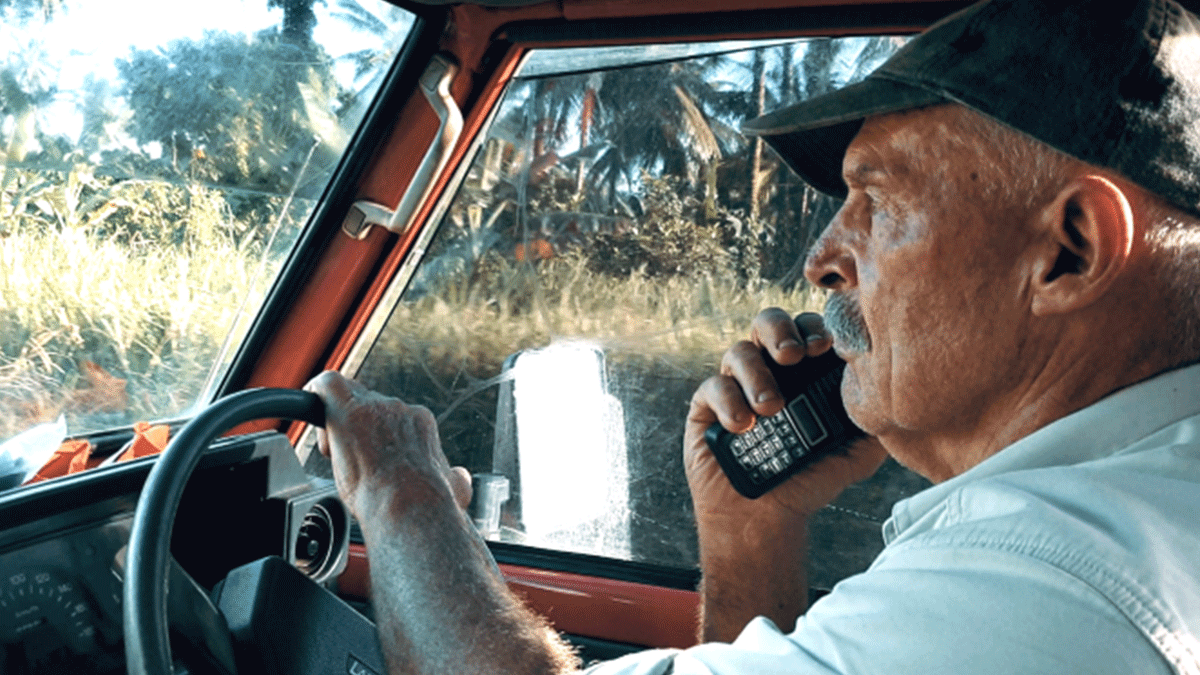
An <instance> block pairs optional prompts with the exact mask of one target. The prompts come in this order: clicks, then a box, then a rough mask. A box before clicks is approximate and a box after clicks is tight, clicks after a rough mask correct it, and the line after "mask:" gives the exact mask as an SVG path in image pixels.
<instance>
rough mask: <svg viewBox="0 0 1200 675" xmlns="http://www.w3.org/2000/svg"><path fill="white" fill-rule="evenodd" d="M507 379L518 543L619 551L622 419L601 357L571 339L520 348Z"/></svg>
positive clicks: (625, 515) (625, 532)
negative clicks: (521, 537) (515, 454)
mask: <svg viewBox="0 0 1200 675" xmlns="http://www.w3.org/2000/svg"><path fill="white" fill-rule="evenodd" d="M513 377H514V382H513V395H514V398H515V416H516V421H517V424H516V426H517V447H518V448H519V457H520V480H519V484H520V491H521V501H522V509H521V510H522V520H523V521H524V525H525V538H526V540H527V541H530V542H539V543H543V544H544V543H549V542H554V543H556V544H558V545H560V546H563V547H565V548H569V549H573V550H577V551H584V552H597V551H604V552H606V554H607V555H614V554H620V553H626V554H627V553H628V552H629V471H628V465H627V461H626V447H625V419H624V414H623V412H622V409H621V404H620V402H619V401H617V399H616V398H615V397H613V396H612V395H610V394H609V393H608V388H607V383H606V379H605V373H604V355H603V353H602V352H601V351H600V350H599V349H597V348H595V347H593V346H591V345H589V344H585V343H579V342H570V343H562V344H556V345H551V346H550V347H547V348H545V349H540V350H530V351H525V352H522V353H521V355H520V356H519V357H518V358H517V361H516V364H515V365H514V366H513Z"/></svg>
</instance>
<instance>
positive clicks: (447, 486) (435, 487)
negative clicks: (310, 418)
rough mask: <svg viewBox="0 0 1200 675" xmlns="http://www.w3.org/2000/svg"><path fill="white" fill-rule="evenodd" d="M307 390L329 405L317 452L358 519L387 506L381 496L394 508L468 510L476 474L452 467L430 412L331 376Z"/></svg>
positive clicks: (311, 383) (322, 376)
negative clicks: (445, 504) (449, 501)
mask: <svg viewBox="0 0 1200 675" xmlns="http://www.w3.org/2000/svg"><path fill="white" fill-rule="evenodd" d="M304 388H305V390H307V391H311V392H313V393H315V394H316V395H317V396H319V397H320V398H321V400H322V401H323V402H324V403H325V428H324V429H320V430H318V432H317V438H318V443H319V447H320V450H321V453H322V454H323V455H325V456H326V457H328V458H329V459H330V462H331V463H332V464H333V475H334V479H335V480H336V482H337V486H338V492H339V494H340V496H341V498H342V501H343V502H345V503H346V506H347V507H348V508H349V509H350V511H351V513H353V514H354V515H355V517H356V518H359V519H360V520H361V519H363V518H364V517H369V516H370V515H372V514H373V512H374V509H377V508H380V507H381V506H382V505H383V504H384V503H387V502H384V501H381V498H383V499H388V500H391V504H392V506H393V507H394V506H403V505H405V504H410V505H414V506H417V505H419V504H421V503H427V502H428V500H433V499H445V498H453V499H454V502H455V503H456V504H458V506H459V508H463V509H465V508H466V507H467V505H468V504H470V502H471V475H470V473H468V472H467V470H466V469H464V468H462V467H453V468H451V467H450V465H449V463H448V462H447V460H446V456H445V454H443V453H442V448H441V442H440V440H439V439H438V430H437V421H436V420H435V419H434V416H433V414H432V413H431V412H429V410H428V409H427V408H425V407H423V406H416V405H408V404H406V403H404V402H403V401H401V400H399V399H396V398H391V397H389V396H384V395H382V394H379V393H377V392H374V391H371V390H369V389H367V388H366V387H364V386H362V385H361V384H359V383H357V382H355V381H353V380H348V379H346V378H345V377H343V376H342V375H341V374H339V373H337V372H334V371H326V372H324V373H321V374H320V375H318V376H317V377H315V378H313V379H312V380H311V381H309V383H308V384H307V385H305V387H304ZM397 498H400V500H399V501H396V499H397Z"/></svg>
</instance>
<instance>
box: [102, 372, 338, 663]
mask: <svg viewBox="0 0 1200 675" xmlns="http://www.w3.org/2000/svg"><path fill="white" fill-rule="evenodd" d="M264 418H273V419H274V418H277V419H292V420H301V421H304V422H308V423H310V424H315V425H317V426H324V423H325V406H324V404H323V403H322V401H321V399H320V398H319V397H318V396H317V395H316V394H313V393H310V392H306V391H298V390H293V389H250V390H247V391H242V392H238V393H236V394H232V395H230V396H226V397H225V398H222V399H220V400H218V401H215V402H214V403H213V404H212V405H210V406H209V407H208V408H206V409H205V410H204V411H203V412H201V413H200V414H199V415H197V416H196V417H194V418H193V419H192V420H191V421H190V422H188V424H187V425H186V426H184V428H183V429H182V430H181V431H180V432H179V435H178V436H176V437H175V440H174V441H172V442H171V444H170V445H168V446H167V449H166V450H165V451H163V453H162V455H160V456H159V458H158V462H157V463H156V464H155V465H154V468H153V469H152V470H151V471H150V476H149V477H148V478H147V479H146V484H145V487H144V488H143V489H142V494H141V497H140V498H139V499H138V505H137V511H136V512H135V514H134V517H133V529H132V531H131V532H130V535H129V547H128V549H127V553H126V559H125V582H124V589H123V605H122V609H121V612H122V619H123V624H124V633H125V636H124V639H125V661H126V667H127V672H128V673H129V675H171V673H172V672H173V666H172V658H171V644H170V639H169V636H168V625H167V586H168V583H169V573H170V567H171V564H172V560H171V532H172V529H173V527H174V524H175V514H176V511H177V510H178V509H179V500H180V498H181V497H182V495H183V490H184V488H185V487H186V486H187V482H188V478H189V477H190V476H191V475H192V471H194V470H195V468H196V465H197V464H199V462H200V457H201V456H202V455H203V454H204V451H205V450H206V449H207V448H208V446H209V444H210V443H211V442H212V441H213V439H215V438H216V437H217V436H218V435H220V434H221V433H223V432H225V431H227V430H229V429H231V428H233V427H235V426H237V425H238V424H241V423H243V422H248V421H250V420H257V419H264Z"/></svg>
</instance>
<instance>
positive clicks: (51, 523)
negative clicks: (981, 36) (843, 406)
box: [0, 0, 966, 675]
mask: <svg viewBox="0 0 1200 675" xmlns="http://www.w3.org/2000/svg"><path fill="white" fill-rule="evenodd" d="M123 3H124V0H120V1H118V2H113V3H102V4H103V5H104V8H102V9H100V10H97V9H96V8H94V7H91V6H90V5H89V3H87V2H83V1H82V0H80V1H79V2H73V1H72V0H63V2H60V3H49V4H48V3H41V2H27V1H26V2H23V1H22V0H7V2H0V15H2V16H3V17H4V25H5V31H6V32H7V33H8V34H10V35H11V36H12V37H13V40H11V41H10V42H11V44H12V45H13V46H12V47H11V48H10V47H0V52H2V53H4V57H5V60H3V61H0V91H3V92H4V94H3V96H0V136H2V137H3V138H2V140H3V144H2V146H3V154H0V157H2V158H3V160H2V161H0V197H2V200H0V201H2V202H3V203H2V204H0V262H2V265H3V268H2V269H0V273H2V274H3V277H2V278H0V412H3V419H0V440H3V439H8V440H7V441H5V442H4V443H3V444H2V445H0V472H4V471H5V470H6V469H7V468H8V464H11V465H12V466H13V467H18V468H14V469H13V470H12V471H10V472H8V473H7V475H0V673H8V674H13V675H17V674H22V675H23V674H25V673H64V672H70V673H80V674H90V673H96V674H108V673H117V672H125V671H127V672H130V673H165V672H168V671H169V670H172V669H173V670H174V672H180V673H182V672H192V673H201V672H216V673H234V672H243V673H248V672H271V673H308V672H313V673H316V672H334V671H335V670H336V669H346V672H349V673H356V674H357V673H373V672H374V673H382V672H384V671H385V667H384V665H383V661H382V657H381V655H380V654H379V651H378V649H379V648H378V644H377V642H376V641H375V639H374V633H373V626H372V624H371V623H370V619H371V617H372V612H373V608H372V606H371V599H370V592H369V576H368V574H369V560H368V557H367V553H366V549H365V547H364V545H363V541H362V535H361V532H360V531H359V530H358V527H357V525H356V524H355V523H354V522H352V519H351V518H350V516H349V513H348V511H347V510H346V508H345V507H344V506H343V505H342V504H341V502H340V501H339V500H338V498H337V491H336V488H335V486H334V484H333V481H332V473H331V469H330V466H329V462H328V460H327V459H325V458H324V457H323V456H322V455H321V453H320V452H317V451H316V434H315V428H316V427H317V426H319V425H320V424H321V422H322V421H323V412H322V411H321V409H320V407H319V401H318V402H317V404H316V405H314V398H313V397H312V395H309V394H305V393H303V392H300V391H299V390H300V389H301V388H302V387H303V385H304V384H305V383H306V382H307V381H308V380H309V379H310V378H312V377H313V376H314V375H316V374H318V373H320V372H321V371H323V370H329V369H332V370H337V371H340V372H341V373H343V374H345V375H346V376H348V377H353V378H355V379H357V380H358V381H360V382H362V383H364V384H366V385H367V386H368V387H370V388H372V389H376V390H378V391H381V392H383V393H385V394H388V395H392V396H397V397H399V398H402V399H404V400H406V401H408V402H411V403H418V404H421V405H424V406H426V407H428V408H429V409H430V410H431V411H432V412H433V413H434V415H435V416H436V417H437V419H438V425H439V432H440V435H441V439H442V442H443V446H444V449H445V452H446V454H447V457H448V458H449V460H450V462H451V463H452V464H456V465H462V466H465V467H467V468H468V469H469V470H470V471H471V472H472V473H473V474H474V475H475V476H476V482H475V488H476V498H475V500H474V502H473V504H472V508H471V514H470V515H471V516H472V518H474V519H475V522H476V524H477V526H478V527H479V530H480V532H481V535H482V536H484V538H485V539H486V540H487V544H488V547H489V548H490V550H491V551H492V554H493V556H494V557H495V559H496V561H497V563H498V565H499V567H500V570H501V572H502V574H503V575H504V577H505V579H506V580H507V582H508V584H509V586H510V588H512V589H513V590H514V591H515V592H516V593H517V594H518V595H519V596H521V597H522V598H524V599H525V600H526V601H527V602H528V604H529V605H530V606H531V607H532V608H533V609H534V610H535V611H537V612H539V613H541V614H542V615H544V616H545V617H547V619H548V620H549V621H550V622H551V624H552V625H553V626H554V627H555V628H556V629H557V630H558V631H560V632H561V633H562V634H563V635H564V636H566V637H567V639H568V640H569V641H570V642H571V643H572V644H573V645H575V646H576V647H578V649H579V651H580V654H581V656H582V658H583V660H584V661H585V662H589V661H593V660H597V659H608V658H614V657H617V656H620V655H622V654H625V653H629V652H633V651H637V650H642V649H646V648H655V647H686V646H689V645H691V644H694V643H695V641H696V629H697V627H696V621H697V606H698V596H697V593H696V590H695V589H696V584H697V581H698V579H699V571H698V567H697V551H696V541H695V526H694V524H693V521H692V512H691V502H690V498H689V496H688V492H687V486H686V481H685V479H684V476H683V468H682V456H681V444H680V439H681V437H682V429H683V422H684V415H685V414H686V411H687V404H688V401H689V400H690V398H691V393H692V391H693V390H694V389H695V388H696V386H697V385H698V384H699V383H700V382H701V381H703V380H704V379H705V378H707V377H708V376H709V375H710V374H712V373H713V372H715V371H716V369H717V367H718V364H719V363H720V357H721V353H722V352H723V351H724V349H725V348H726V347H727V346H728V345H729V344H732V343H733V342H734V341H736V340H738V339H741V338H742V337H744V334H745V333H746V331H747V329H748V326H749V324H750V320H751V319H752V318H753V316H754V315H755V314H756V313H757V312H758V311H759V310H760V309H762V308H764V307H768V306H772V305H777V306H781V307H785V308H788V309H789V311H792V312H796V313H798V312H799V311H802V310H805V309H812V310H814V311H819V309H820V307H821V303H822V301H823V296H822V295H821V294H820V293H819V292H818V291H816V290H814V289H812V288H810V287H808V286H807V285H806V282H805V281H804V280H803V277H802V274H801V273H800V272H801V269H802V260H803V257H804V253H805V250H806V248H807V246H808V245H809V244H811V242H812V241H814V240H815V237H816V236H817V235H818V234H819V233H820V231H821V229H822V228H823V226H824V224H825V223H826V222H828V220H829V218H831V217H832V215H833V213H834V212H835V211H836V208H837V203H836V202H835V201H834V200H832V199H831V198H829V197H826V196H823V195H821V194H820V193H818V192H816V191H815V190H813V189H812V188H811V187H809V186H807V185H805V184H804V183H803V182H802V181H801V180H800V179H799V178H797V177H795V176H794V175H792V174H790V172H789V171H788V170H787V168H786V166H784V165H783V164H782V162H781V161H780V160H779V159H778V158H777V157H775V156H774V155H773V154H772V152H771V151H770V150H769V149H768V148H765V147H764V146H763V144H762V142H761V141H755V140H753V139H747V138H746V137H744V136H742V135H741V134H740V133H739V132H738V124H739V123H740V121H741V120H744V119H747V118H750V117H753V116H755V115H757V114H761V113H762V112H764V111H767V110H770V109H772V108H775V107H778V106H781V105H786V104H787V103H790V102H794V101H796V100H800V99H801V98H804V97H809V96H815V95H818V94H820V93H822V92H824V91H828V90H830V89H832V88H836V87H838V86H842V85H844V84H846V83H848V82H851V81H854V80H855V79H857V78H861V77H863V76H865V75H866V73H867V72H869V71H870V70H871V69H872V68H874V67H875V66H877V65H878V64H879V63H881V62H882V61H883V60H884V59H886V58H887V56H889V55H890V54H892V53H894V52H895V50H896V49H898V48H899V47H900V46H902V45H903V44H904V41H905V39H906V36H909V35H911V34H913V33H914V32H916V31H919V30H921V29H922V28H924V27H925V26H928V25H929V24H930V23H932V22H934V21H936V20H938V19H939V18H941V17H943V16H945V15H946V14H948V13H950V12H952V11H954V10H956V9H958V8H961V7H963V6H965V4H966V3H963V2H959V1H957V0H955V1H950V2H947V1H944V0H936V1H929V2H922V1H914V0H908V1H904V2H891V1H887V0H855V1H854V2H850V3H846V2H840V1H836V0H751V1H742V0H739V1H736V2H735V1H733V0H691V1H690V2H682V1H679V0H663V1H661V2H656V3H645V2H638V1H636V0H578V1H576V0H550V1H546V2H527V1H525V0H509V1H505V0H484V1H482V2H451V3H443V2H438V1H437V0H430V1H429V2H428V3H426V2H416V1H414V0H394V2H392V3H389V2H384V1H383V0H328V1H327V2H322V3H315V2H311V1H310V2H304V1H303V0H300V1H298V2H277V1H276V0H268V1H265V2H264V1H261V0H252V1H247V2H244V3H240V0H229V1H228V2H227V3H226V4H221V5H209V4H205V3H193V6H190V7H187V8H186V11H185V9H173V10H170V11H166V10H159V9H156V8H155V6H153V5H151V4H149V3H140V2H132V1H131V2H130V3H129V4H128V6H125V5H124V4H123ZM239 3H240V4H239ZM96 4H101V3H91V5H96ZM159 4H172V5H173V4H175V3H159ZM226 5H228V6H226ZM119 7H123V9H121V8H119ZM242 7H244V8H245V10H244V11H243V10H242V9H241V8H242ZM114 9H116V11H114ZM251 10H252V11H251ZM159 11H165V13H164V14H162V15H161V16H160V15H158V12H159ZM171 12H174V14H172V13H171ZM114 16H115V17H116V18H114ZM255 17H257V18H255ZM255 21H258V23H254V22H255ZM155 22H159V23H155ZM160 24H161V25H162V26H169V28H167V27H164V28H161V29H160V28H159V27H158V26H160ZM118 25H120V26H121V28H120V29H119V30H118V28H117V27H116V26H118ZM110 27H111V28H110ZM126 33H128V34H129V35H130V36H131V37H130V38H129V40H128V42H127V43H124V42H122V43H121V44H120V48H119V49H118V48H117V47H106V46H99V45H101V43H102V42H104V40H98V38H99V37H106V36H119V37H120V39H124V35H125V34H126ZM108 41H110V42H115V41H116V40H115V39H113V40H108ZM93 45H95V46H93ZM39 247H40V248H39ZM60 288H61V289H65V290H55V289H60ZM97 308H100V309H97ZM135 423H143V424H137V425H136V426H135ZM145 423H148V424H145ZM155 429H157V430H158V431H154V430H155ZM38 434H41V435H42V436H45V435H47V434H49V435H50V436H52V440H51V441H50V442H49V443H46V442H40V446H39V447H44V448H46V449H48V450H49V451H52V452H53V453H55V454H50V452H47V451H45V450H42V451H41V452H40V454H38V453H35V452H34V446H35V445H37V443H34V440H33V439H35V437H39V436H38ZM156 434H161V435H163V436H169V437H170V439H171V441H170V445H167V446H166V450H165V452H160V451H162V447H161V445H162V444H161V443H160V442H158V441H157V440H155V441H154V442H151V439H158V438H159V436H158V435H156ZM39 438H40V437H39ZM151 446H153V447H151ZM146 448H150V449H146ZM23 452H26V453H28V454H29V456H30V457H37V460H38V461H34V460H29V461H27V462H25V465H22V463H21V461H18V460H19V457H20V455H21V453H23ZM6 462H7V464H6ZM30 462H32V464H30ZM20 467H23V468H20ZM6 481H7V482H6ZM926 485H927V483H926V482H925V481H924V479H922V478H920V477H918V476H916V475H915V474H912V473H911V472H908V471H907V470H905V469H903V468H902V467H900V466H898V465H896V464H894V463H893V462H891V461H890V460H889V463H888V464H886V465H885V466H884V468H883V469H881V470H880V472H879V473H878V474H877V475H876V476H875V477H873V478H872V479H870V480H868V481H866V482H864V483H862V484H859V485H856V486H854V487H852V488H851V489H849V490H847V492H846V493H845V494H843V495H842V496H841V497H839V498H838V499H837V500H836V501H835V502H834V503H833V504H831V505H830V506H829V507H827V508H826V509H825V510H824V511H823V512H822V513H821V514H820V516H819V518H818V519H817V521H816V522H814V524H813V526H812V532H811V534H810V538H811V547H812V552H811V565H812V569H811V570H810V574H809V578H810V581H811V582H812V586H813V590H812V591H811V592H812V594H813V595H814V597H819V596H820V595H821V594H823V593H824V592H827V591H828V590H829V589H830V588H832V587H833V585H834V584H836V583H837V582H838V580H840V579H841V578H844V577H846V576H848V575H851V574H854V573H856V572H858V571H861V570H863V569H865V568H866V566H867V565H869V564H870V561H871V560H872V559H873V557H874V556H875V554H876V553H878V551H879V550H880V549H881V548H882V540H881V538H880V534H879V528H880V526H881V524H882V523H883V521H884V520H885V519H886V518H887V517H888V515H889V513H890V508H891V505H892V504H893V503H894V502H895V501H897V500H898V499H901V498H903V497H905V496H908V495H911V494H914V493H915V492H917V491H919V490H921V489H922V488H923V487H925V486H926ZM5 488H7V489H5ZM339 672H340V671H339Z"/></svg>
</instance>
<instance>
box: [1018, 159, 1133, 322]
mask: <svg viewBox="0 0 1200 675" xmlns="http://www.w3.org/2000/svg"><path fill="white" fill-rule="evenodd" d="M1038 223H1039V226H1040V227H1039V229H1040V230H1041V235H1042V236H1041V237H1038V239H1039V240H1040V241H1041V242H1042V243H1043V245H1042V246H1039V247H1038V248H1039V250H1038V252H1037V255H1038V256H1039V257H1038V259H1037V260H1036V261H1035V264H1034V266H1033V272H1034V278H1033V279H1031V282H1032V288H1031V290H1032V291H1033V294H1032V295H1033V297H1032V300H1033V306H1032V310H1033V313H1034V314H1035V315H1037V316H1045V315H1050V314H1062V313H1066V312H1071V311H1074V310H1077V309H1080V308H1082V307H1085V306H1087V305H1089V304H1091V303H1093V302H1095V301H1096V300H1097V299H1098V298H1100V297H1101V296H1103V295H1104V294H1105V293H1106V292H1107V291H1108V289H1109V287H1110V286H1111V285H1112V283H1113V281H1114V280H1115V279H1116V278H1117V277H1118V276H1120V274H1121V272H1122V271H1123V270H1124V269H1125V267H1126V265H1127V264H1128V262H1129V258H1130V254H1131V251H1132V249H1133V238H1134V218H1133V209H1132V208H1131V206H1130V203H1129V199H1128V197H1127V196H1126V194H1125V192H1124V191H1123V190H1122V189H1121V188H1120V187H1119V186H1118V185H1117V184H1115V183H1113V182H1112V181H1110V180H1108V179H1107V178H1103V177H1101V176H1096V175H1087V176H1081V177H1079V178H1076V179H1074V180H1072V181H1071V182H1070V183H1069V184H1068V185H1067V186H1066V187H1064V188H1063V189H1062V190H1061V191H1060V192H1059V193H1058V195H1057V196H1055V198H1054V201H1053V202H1051V203H1050V204H1049V205H1047V206H1046V208H1045V209H1043V211H1042V212H1041V214H1040V217H1039V219H1038Z"/></svg>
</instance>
